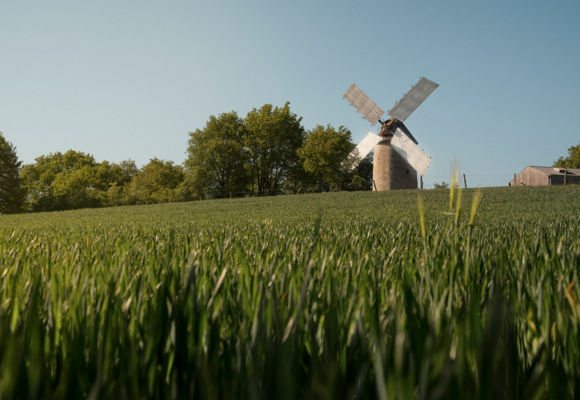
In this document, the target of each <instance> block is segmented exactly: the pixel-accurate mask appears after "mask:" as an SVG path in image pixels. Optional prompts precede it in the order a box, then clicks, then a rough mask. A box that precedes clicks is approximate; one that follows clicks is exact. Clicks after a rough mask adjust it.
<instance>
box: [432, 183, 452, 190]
mask: <svg viewBox="0 0 580 400" xmlns="http://www.w3.org/2000/svg"><path fill="white" fill-rule="evenodd" d="M433 187H434V188H435V189H448V188H449V185H448V184H447V182H441V183H435V184H434V185H433Z"/></svg>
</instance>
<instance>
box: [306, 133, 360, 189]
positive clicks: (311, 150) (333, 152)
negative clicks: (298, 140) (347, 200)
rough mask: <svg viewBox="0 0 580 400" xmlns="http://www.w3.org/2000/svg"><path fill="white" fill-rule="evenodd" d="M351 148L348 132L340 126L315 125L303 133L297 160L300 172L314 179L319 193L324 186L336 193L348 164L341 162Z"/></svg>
mask: <svg viewBox="0 0 580 400" xmlns="http://www.w3.org/2000/svg"><path fill="white" fill-rule="evenodd" d="M353 147H354V146H353V144H352V143H351V133H350V131H349V130H348V129H346V128H345V127H344V126H340V127H339V128H338V129H335V128H333V127H332V126H330V125H327V126H326V127H324V126H322V125H318V126H316V127H315V128H314V129H312V130H310V131H308V132H307V133H306V138H305V140H304V143H303V144H302V147H300V148H299V149H298V157H299V158H300V161H301V162H302V165H303V167H304V170H305V171H306V172H308V173H310V174H312V175H313V176H315V177H316V178H317V180H318V184H319V188H320V190H323V189H324V186H325V185H327V186H328V187H329V188H331V189H334V190H338V189H340V187H341V184H342V182H343V181H344V179H345V176H346V175H347V174H348V173H349V172H350V168H349V167H350V165H343V163H344V162H345V161H346V158H347V156H348V154H349V153H350V151H351V150H352V149H353Z"/></svg>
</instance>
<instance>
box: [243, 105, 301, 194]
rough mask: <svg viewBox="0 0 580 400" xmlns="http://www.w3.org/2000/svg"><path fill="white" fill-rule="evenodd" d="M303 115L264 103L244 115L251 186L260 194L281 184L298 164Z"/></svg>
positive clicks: (276, 189) (286, 108) (269, 191)
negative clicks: (299, 115)
mask: <svg viewBox="0 0 580 400" xmlns="http://www.w3.org/2000/svg"><path fill="white" fill-rule="evenodd" d="M301 121H302V117H298V115H296V114H294V113H293V112H291V111H290V103H288V102H287V103H286V104H284V106H283V107H273V106H272V105H271V104H265V105H264V106H262V107H261V108H260V109H256V108H254V109H253V110H252V111H250V112H249V113H248V115H247V116H246V134H245V136H244V146H245V147H246V148H247V151H248V158H247V166H248V170H249V172H250V176H251V178H252V182H253V185H252V188H255V189H256V191H257V192H258V193H259V194H273V193H276V192H278V191H279V190H281V189H282V188H283V184H284V183H285V181H287V180H289V179H290V180H291V179H292V178H293V177H294V175H295V174H296V173H297V172H298V170H299V169H300V168H301V166H300V164H299V161H298V155H297V151H298V149H299V148H300V147H301V146H302V143H303V141H304V135H305V132H304V128H303V127H302V125H301Z"/></svg>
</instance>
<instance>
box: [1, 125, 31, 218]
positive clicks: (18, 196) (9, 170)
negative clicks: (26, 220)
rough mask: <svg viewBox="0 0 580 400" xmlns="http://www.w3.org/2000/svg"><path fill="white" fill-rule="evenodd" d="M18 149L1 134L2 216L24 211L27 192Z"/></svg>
mask: <svg viewBox="0 0 580 400" xmlns="http://www.w3.org/2000/svg"><path fill="white" fill-rule="evenodd" d="M21 165H22V163H21V162H20V161H18V156H17V155H16V148H15V147H14V145H12V143H10V142H8V141H7V140H6V139H5V138H4V135H3V134H2V132H0V214H10V213H16V212H20V211H22V209H23V205H24V197H25V195H26V190H25V188H24V187H23V185H22V181H21V179H20V167H21Z"/></svg>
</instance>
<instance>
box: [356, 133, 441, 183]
mask: <svg viewBox="0 0 580 400" xmlns="http://www.w3.org/2000/svg"><path fill="white" fill-rule="evenodd" d="M367 136H368V135H367ZM391 146H392V147H393V149H395V151H396V152H397V153H399V154H400V155H401V157H403V158H404V159H405V161H407V163H408V164H409V165H410V166H411V167H413V169H415V170H416V171H417V172H418V173H419V174H421V176H423V175H425V172H427V168H429V164H431V157H429V156H428V155H427V154H425V152H424V151H423V150H421V148H420V147H419V146H417V145H416V144H415V143H413V141H412V140H411V139H410V138H409V136H407V135H405V133H404V132H403V131H402V130H401V129H399V128H397V130H396V131H395V134H394V135H393V139H392V140H391Z"/></svg>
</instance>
